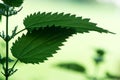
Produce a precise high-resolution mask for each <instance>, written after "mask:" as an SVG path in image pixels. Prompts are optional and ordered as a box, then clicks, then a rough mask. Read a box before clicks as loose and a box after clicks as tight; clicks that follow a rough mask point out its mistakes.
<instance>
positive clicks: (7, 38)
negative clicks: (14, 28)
mask: <svg viewBox="0 0 120 80" xmlns="http://www.w3.org/2000/svg"><path fill="white" fill-rule="evenodd" d="M8 11H9V7H8V8H7V11H6V69H5V77H6V80H8V77H9V74H8V69H9V64H8V57H9V35H8V17H9V16H8Z"/></svg>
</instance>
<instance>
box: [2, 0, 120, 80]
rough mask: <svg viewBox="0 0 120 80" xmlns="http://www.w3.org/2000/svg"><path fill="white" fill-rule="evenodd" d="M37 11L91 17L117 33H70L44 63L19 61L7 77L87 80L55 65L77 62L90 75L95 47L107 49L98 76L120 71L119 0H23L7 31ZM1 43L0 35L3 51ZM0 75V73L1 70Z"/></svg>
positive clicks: (41, 79) (20, 27)
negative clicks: (20, 9) (14, 71)
mask: <svg viewBox="0 0 120 80" xmlns="http://www.w3.org/2000/svg"><path fill="white" fill-rule="evenodd" d="M38 11H40V12H44V11H45V12H64V13H72V14H76V15H77V16H82V17H83V18H90V19H91V22H95V23H98V26H100V27H102V28H105V29H108V30H110V31H112V32H115V33H117V34H115V35H113V34H104V33H102V34H101V33H97V32H90V33H84V34H77V35H73V36H72V37H70V38H69V39H67V42H64V46H62V47H61V50H58V51H57V52H58V53H57V54H54V57H52V58H49V60H48V61H45V63H40V64H35V65H33V64H24V63H19V64H18V65H17V66H16V68H17V69H19V70H18V71H17V72H16V73H15V74H14V75H13V76H11V77H10V80H15V79H16V80H86V78H85V77H84V76H82V75H80V74H78V73H76V72H70V71H65V70H62V69H59V68H57V67H56V66H55V65H56V64H57V63H59V62H67V61H68V62H77V63H80V64H82V65H84V66H86V68H87V71H88V72H89V74H90V75H95V74H94V72H95V64H94V63H93V61H92V59H93V58H94V54H95V49H96V48H101V49H104V50H105V51H106V55H105V60H104V63H102V65H101V66H100V67H101V68H100V70H99V73H98V74H99V76H101V77H102V76H104V74H105V72H106V71H109V72H111V73H113V74H115V75H120V57H119V56H120V51H119V50H120V43H119V41H120V28H119V27H120V24H119V21H120V15H119V14H120V1H119V0H34V1H32V0H25V1H24V3H23V10H22V11H21V12H20V13H18V15H15V16H13V17H10V20H9V21H10V22H9V23H10V26H9V27H10V31H11V30H13V28H14V27H15V26H16V25H18V26H19V30H21V29H23V28H24V26H23V24H22V22H23V19H24V17H26V15H28V14H31V13H34V12H38ZM4 22H5V18H4V17H2V22H1V23H0V31H2V30H5V27H4V26H5V23H4ZM10 31H9V32H10ZM10 34H11V33H10ZM15 39H17V37H16V38H15ZM12 41H14V40H12ZM10 44H12V42H11V43H10ZM4 47H5V45H4V42H3V41H2V39H0V53H5V48H4ZM2 55H4V54H2ZM0 70H1V69H0ZM0 76H1V77H2V74H1V73H0Z"/></svg>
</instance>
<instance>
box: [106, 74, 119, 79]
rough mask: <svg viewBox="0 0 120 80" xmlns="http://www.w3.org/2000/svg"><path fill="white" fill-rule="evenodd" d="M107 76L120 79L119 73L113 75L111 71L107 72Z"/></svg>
mask: <svg viewBox="0 0 120 80" xmlns="http://www.w3.org/2000/svg"><path fill="white" fill-rule="evenodd" d="M106 76H107V77H108V78H111V79H115V80H119V79H120V76H118V75H113V74H111V73H109V72H107V73H106Z"/></svg>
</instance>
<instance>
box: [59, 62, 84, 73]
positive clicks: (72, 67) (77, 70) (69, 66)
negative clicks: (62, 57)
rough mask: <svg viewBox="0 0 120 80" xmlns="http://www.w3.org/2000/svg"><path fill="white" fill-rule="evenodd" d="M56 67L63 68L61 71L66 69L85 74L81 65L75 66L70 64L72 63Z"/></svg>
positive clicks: (75, 64)
mask: <svg viewBox="0 0 120 80" xmlns="http://www.w3.org/2000/svg"><path fill="white" fill-rule="evenodd" d="M57 66H58V67H60V68H63V69H68V70H72V71H76V72H82V73H85V72H86V69H85V67H83V66H82V65H80V64H77V63H72V62H70V63H59V64H58V65H57Z"/></svg>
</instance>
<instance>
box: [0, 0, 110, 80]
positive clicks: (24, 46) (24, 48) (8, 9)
mask: <svg viewBox="0 0 120 80" xmlns="http://www.w3.org/2000/svg"><path fill="white" fill-rule="evenodd" d="M23 2H24V1H23V0H2V2H1V3H0V15H1V16H5V17H6V30H5V31H3V32H2V33H1V34H0V37H1V38H2V39H3V40H4V41H5V43H6V44H5V45H6V53H5V54H6V56H5V57H3V56H2V54H3V53H2V54H0V64H1V65H2V69H3V70H2V71H1V72H2V74H3V75H4V76H5V80H8V78H9V77H10V76H11V75H13V74H14V73H15V72H16V71H17V69H14V68H15V66H16V64H17V62H18V61H20V62H23V63H32V64H38V63H42V62H44V61H45V60H47V58H48V57H52V54H54V53H56V50H59V49H60V48H59V46H62V45H63V44H62V42H65V41H66V39H67V38H68V37H69V36H72V35H73V34H76V33H84V32H89V31H97V32H100V33H102V32H104V33H112V32H110V31H108V30H106V29H102V28H99V27H97V26H96V23H92V22H89V20H90V19H88V18H85V19H83V18H82V17H76V16H75V15H71V14H64V13H58V12H56V13H51V12H49V13H46V12H42V13H41V12H38V13H34V14H30V15H28V16H27V17H26V18H25V19H24V21H23V24H24V26H25V28H24V29H23V30H20V31H17V27H15V28H14V29H13V31H12V35H9V34H8V33H9V21H8V20H9V17H10V16H13V15H16V14H17V13H18V12H20V11H21V10H22V7H21V5H22V3H23ZM16 8H17V9H18V8H19V10H16ZM24 30H27V33H26V34H25V33H23V35H22V36H21V37H18V39H17V40H16V41H15V42H13V45H12V47H11V48H9V42H10V41H11V39H13V38H14V37H15V36H16V35H17V34H19V33H22V32H23V31H24ZM9 49H10V50H11V53H12V55H13V56H14V57H15V58H16V61H15V63H14V64H13V66H10V65H9V63H10V62H11V61H12V60H11V59H10V58H9V54H10V52H9Z"/></svg>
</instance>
